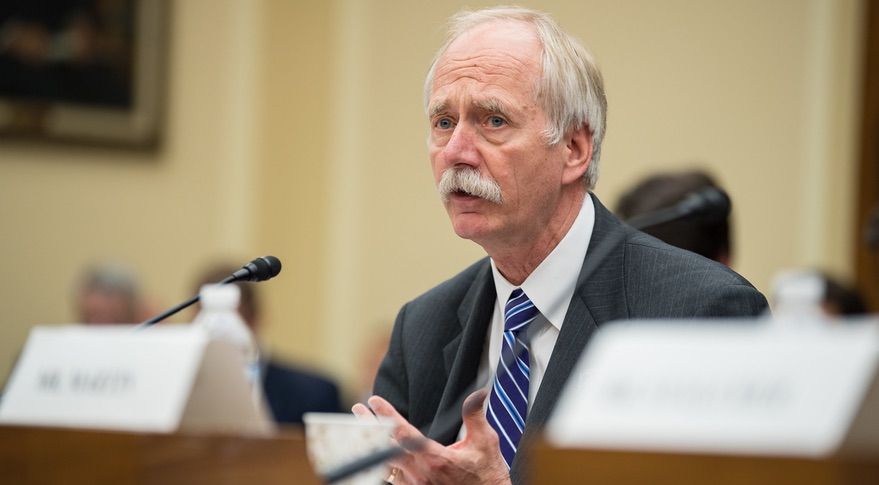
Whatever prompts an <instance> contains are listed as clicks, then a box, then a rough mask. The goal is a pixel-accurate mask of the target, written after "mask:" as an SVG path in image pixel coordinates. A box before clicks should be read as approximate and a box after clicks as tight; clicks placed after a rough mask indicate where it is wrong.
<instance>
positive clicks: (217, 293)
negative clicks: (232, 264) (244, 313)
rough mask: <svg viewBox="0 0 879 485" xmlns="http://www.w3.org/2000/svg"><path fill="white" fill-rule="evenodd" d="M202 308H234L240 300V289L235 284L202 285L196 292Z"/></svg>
mask: <svg viewBox="0 0 879 485" xmlns="http://www.w3.org/2000/svg"><path fill="white" fill-rule="evenodd" d="M198 294H199V296H200V297H201V305H202V308H206V309H210V310H235V309H237V308H238V302H239V300H241V290H240V289H239V288H238V287H237V286H235V285H204V286H202V287H201V290H200V291H199V292H198Z"/></svg>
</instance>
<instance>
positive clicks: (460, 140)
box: [443, 122, 481, 167]
mask: <svg viewBox="0 0 879 485" xmlns="http://www.w3.org/2000/svg"><path fill="white" fill-rule="evenodd" d="M477 137H478V134H477V133H476V131H475V130H474V129H473V127H471V126H469V125H468V124H467V123H463V122H462V123H458V125H457V126H455V130H454V131H453V132H452V135H451V137H450V138H449V141H448V143H446V146H445V147H444V148H443V155H444V158H445V161H446V163H447V164H448V165H449V166H454V165H470V166H473V167H475V166H478V165H479V164H480V162H481V157H480V154H479V149H478V148H477V145H476V142H477Z"/></svg>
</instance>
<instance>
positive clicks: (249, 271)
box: [221, 256, 281, 284]
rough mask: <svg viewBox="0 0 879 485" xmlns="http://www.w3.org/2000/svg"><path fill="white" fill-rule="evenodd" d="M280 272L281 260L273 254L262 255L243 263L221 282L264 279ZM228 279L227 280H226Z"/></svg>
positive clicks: (268, 278)
mask: <svg viewBox="0 0 879 485" xmlns="http://www.w3.org/2000/svg"><path fill="white" fill-rule="evenodd" d="M280 272H281V261H280V260H279V259H278V258H276V257H274V256H263V257H261V258H256V259H254V260H253V261H251V262H249V263H247V264H245V265H244V266H242V267H241V269H239V270H238V271H236V272H234V273H232V274H231V275H229V277H227V278H226V279H225V280H223V282H222V283H221V284H226V283H231V282H233V281H265V280H270V279H272V278H274V277H275V276H278V273H280ZM227 280H228V281H227Z"/></svg>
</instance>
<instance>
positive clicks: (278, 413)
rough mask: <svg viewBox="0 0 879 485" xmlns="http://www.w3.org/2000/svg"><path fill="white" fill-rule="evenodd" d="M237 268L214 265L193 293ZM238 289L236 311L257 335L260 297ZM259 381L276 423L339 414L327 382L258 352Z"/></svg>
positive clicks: (246, 287)
mask: <svg viewBox="0 0 879 485" xmlns="http://www.w3.org/2000/svg"><path fill="white" fill-rule="evenodd" d="M238 268H239V266H235V265H226V264H221V265H216V266H213V267H212V268H210V269H209V270H207V271H206V272H205V273H204V274H202V276H201V278H199V280H198V282H199V283H198V285H197V287H196V292H198V288H200V287H201V286H202V285H204V284H209V283H216V282H217V281H220V280H222V279H223V278H225V277H227V276H229V275H230V274H232V273H233V272H234V271H236V270H237V269H238ZM234 284H235V285H237V286H238V287H239V288H240V289H241V303H240V304H239V307H238V311H239V313H240V314H241V318H242V319H243V320H244V322H245V323H247V325H248V327H250V330H251V331H252V332H253V333H254V336H257V335H258V334H259V330H260V323H261V316H262V315H261V314H260V305H259V295H258V294H257V292H256V288H255V287H254V285H253V284H252V283H249V282H238V283H234ZM260 355H261V357H260V377H261V379H262V385H263V391H264V393H265V397H266V401H267V402H268V404H269V408H270V409H271V411H272V415H273V416H274V418H275V421H276V422H278V423H284V424H301V423H302V415H303V414H305V413H307V412H325V413H337V412H341V405H340V401H339V390H338V388H337V386H336V384H334V383H333V382H331V381H330V380H328V379H326V378H324V377H322V376H320V375H318V374H315V373H312V372H308V371H305V370H303V369H299V368H296V367H293V366H290V365H288V364H285V363H283V362H280V361H277V360H275V359H272V358H270V357H268V356H266V354H265V353H263V352H260Z"/></svg>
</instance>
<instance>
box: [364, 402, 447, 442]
mask: <svg viewBox="0 0 879 485" xmlns="http://www.w3.org/2000/svg"><path fill="white" fill-rule="evenodd" d="M367 402H368V403H369V407H370V408H372V411H373V412H374V413H375V414H376V416H384V417H386V418H390V419H391V420H392V421H393V422H394V439H395V440H397V442H398V443H401V444H403V447H404V448H407V449H409V448H411V447H417V448H418V451H416V453H418V452H426V453H440V452H442V450H443V449H444V448H443V445H441V444H439V443H437V442H436V441H433V440H431V439H428V438H425V436H424V435H423V434H421V431H418V428H416V427H415V426H412V425H411V424H409V421H406V418H404V417H403V416H401V415H400V413H398V412H397V410H396V409H394V406H393V405H391V403H389V402H387V401H385V400H384V399H383V398H381V397H379V396H372V397H370V398H369V400H368V401H367ZM415 443H418V445H415Z"/></svg>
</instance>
